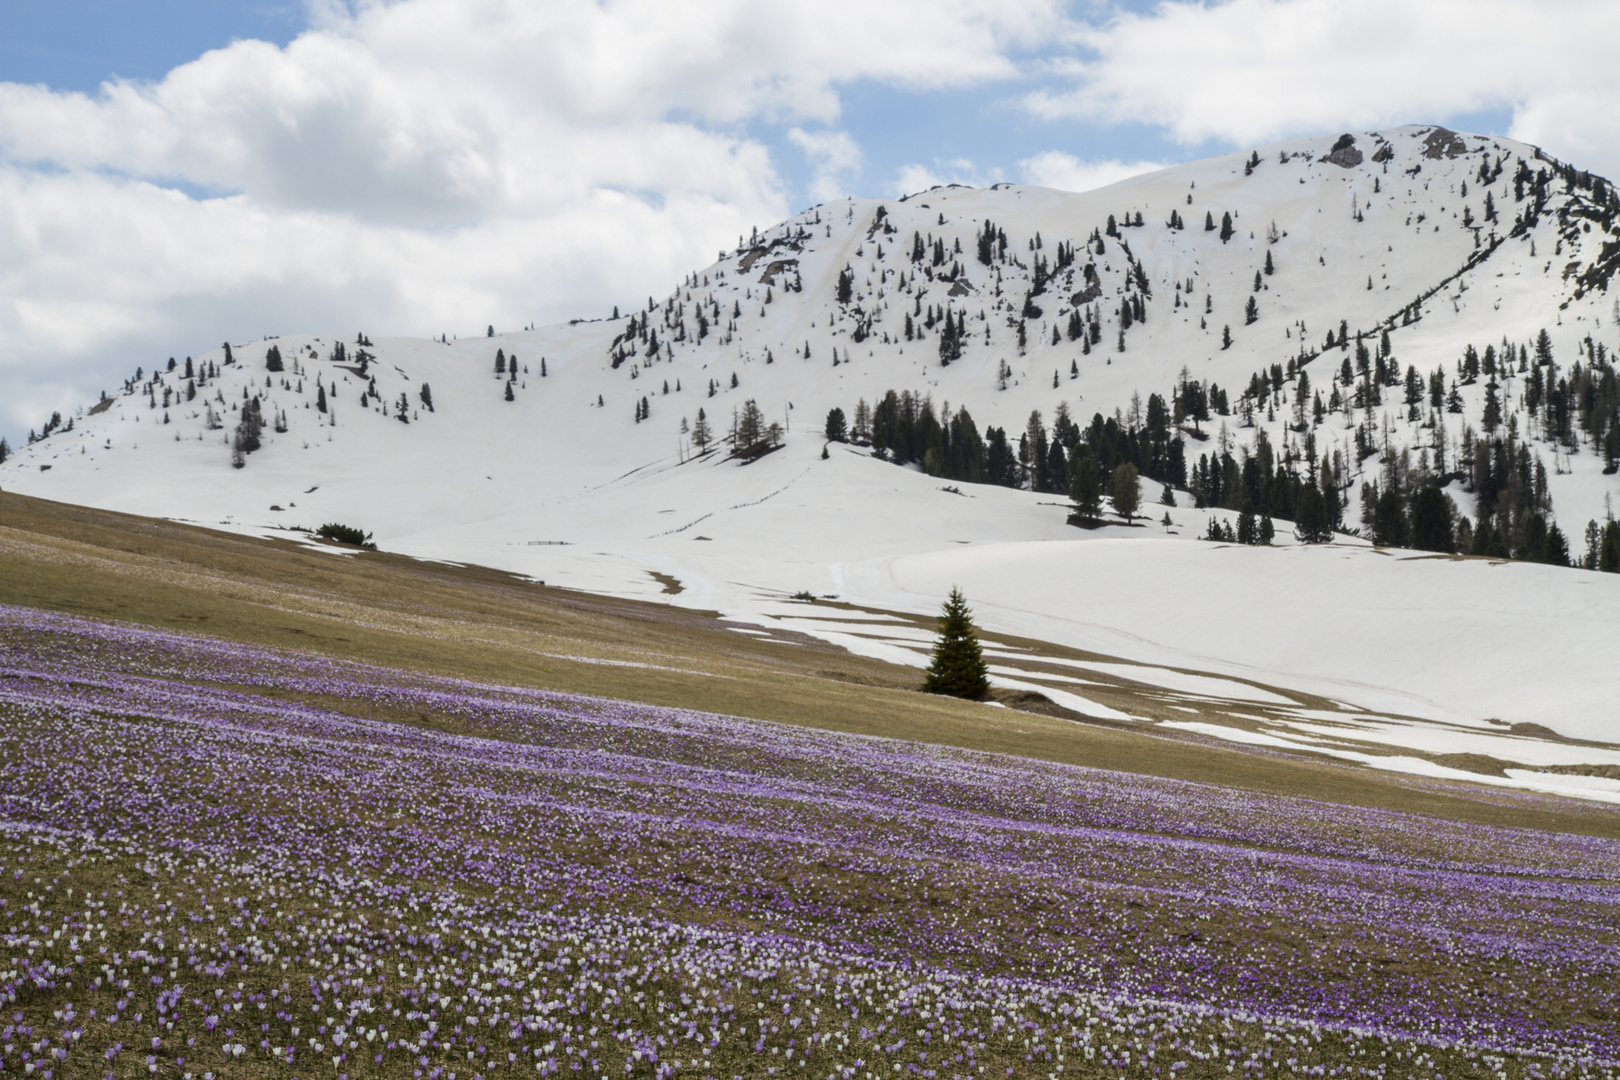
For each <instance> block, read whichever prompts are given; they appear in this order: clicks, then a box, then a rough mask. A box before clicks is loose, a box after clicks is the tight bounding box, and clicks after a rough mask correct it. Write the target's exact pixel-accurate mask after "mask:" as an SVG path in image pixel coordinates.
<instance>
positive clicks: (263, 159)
mask: <svg viewBox="0 0 1620 1080" xmlns="http://www.w3.org/2000/svg"><path fill="white" fill-rule="evenodd" d="M1059 6H1060V5H1059V3H1058V0H1011V2H1008V0H1001V2H996V0H944V2H933V3H923V2H922V0H893V2H889V3H875V4H874V3H870V2H861V3H856V2H855V0H784V2H782V3H777V4H770V5H763V6H761V5H757V4H752V3H748V2H746V0H602V2H597V0H552V2H548V3H544V4H514V3H511V2H510V0H397V2H391V3H383V2H381V0H357V2H355V3H352V4H348V5H345V4H343V3H340V2H339V0H323V2H321V3H312V4H311V5H310V10H311V19H312V28H311V29H310V30H309V31H307V32H306V33H304V34H302V35H301V36H300V37H298V38H297V39H296V40H295V41H293V42H292V43H291V44H289V45H288V46H286V47H285V48H278V47H276V46H274V45H270V44H266V43H263V42H257V41H239V42H236V43H234V44H232V45H230V46H228V47H226V48H223V49H218V50H215V51H212V52H209V53H207V54H205V55H203V56H201V57H199V58H197V59H196V60H195V61H192V62H191V63H188V64H185V65H182V66H181V67H179V68H176V69H175V70H174V71H172V72H170V73H169V74H168V75H167V76H166V77H165V78H163V79H162V80H160V81H158V82H155V83H132V82H119V83H111V84H107V85H104V86H103V87H102V89H101V90H100V92H98V93H96V94H93V95H87V94H76V93H58V92H53V91H51V90H48V89H46V88H43V87H35V86H21V85H17V84H9V83H0V382H3V384H4V385H5V387H6V393H5V395H4V396H3V404H0V430H5V429H10V430H12V431H13V432H15V431H16V430H19V429H20V428H23V427H26V426H27V425H28V424H29V423H33V424H37V423H38V422H39V420H40V418H41V417H42V416H43V415H45V414H48V412H49V411H50V410H51V409H53V408H64V409H65V408H67V407H69V406H71V405H73V404H76V403H79V402H82V401H84V400H87V399H89V398H91V397H93V396H94V392H95V391H96V390H97V389H100V388H101V387H104V386H107V387H110V386H111V385H113V384H114V383H115V382H116V380H118V379H119V378H121V377H123V376H124V375H126V374H128V373H130V372H132V371H133V370H134V368H135V366H136V365H137V364H140V365H143V366H146V367H150V366H151V365H152V363H153V362H155V361H156V360H158V359H167V357H168V355H169V354H171V353H181V354H183V353H185V352H188V351H192V352H194V351H200V350H202V349H205V348H209V347H212V346H214V345H216V344H217V343H218V342H219V341H221V340H224V339H225V338H226V337H230V338H231V339H233V340H242V339H243V338H244V337H246V336H250V335H251V336H256V335H258V334H260V333H266V332H270V333H274V332H296V331H301V330H315V331H318V332H320V331H338V330H342V331H347V332H352V331H353V330H355V329H359V328H361V327H363V328H365V329H366V330H367V331H368V332H371V333H373V334H377V333H423V334H426V333H436V332H438V331H441V330H448V331H450V332H455V331H456V330H457V329H458V328H462V329H464V328H469V327H482V326H483V325H484V324H485V323H489V322H493V323H495V324H496V325H501V326H516V325H521V324H523V323H526V322H529V321H531V320H535V321H540V322H548V321H553V320H557V319H562V318H566V317H569V316H573V315H588V314H593V313H597V312H600V311H605V310H606V309H607V308H609V307H610V306H611V305H612V304H614V303H624V302H626V301H633V300H636V299H638V298H640V297H644V296H646V295H647V294H648V293H660V294H661V293H662V292H664V291H665V290H666V289H667V288H668V287H669V286H670V284H671V283H672V282H673V281H675V280H677V279H678V278H679V276H680V275H681V274H682V273H683V272H685V271H686V270H688V269H690V268H692V267H694V266H700V265H703V264H705V263H707V262H708V261H710V260H712V259H713V257H714V253H715V251H716V250H717V249H719V248H721V247H725V246H729V245H730V244H731V243H733V242H734V240H735V238H736V236H737V234H738V233H746V232H747V231H748V230H749V228H750V227H752V226H754V225H768V224H770V223H772V222H774V221H776V220H779V219H780V218H782V217H783V216H785V214H786V212H787V211H788V209H789V197H788V194H787V192H786V191H785V189H784V185H783V183H782V181H781V179H780V177H779V175H778V173H777V171H776V168H775V167H774V165H773V163H772V161H771V160H770V155H769V153H768V151H767V150H766V149H765V147H764V146H763V145H761V144H760V143H758V142H757V141H755V140H753V139H751V138H749V137H747V136H746V135H741V134H738V133H737V131H738V129H739V128H740V126H741V125H743V124H746V123H752V122H759V121H765V122H771V123H777V122H781V123H796V124H800V125H820V126H823V127H826V126H830V125H836V123H837V121H838V117H839V112H840V101H839V96H838V88H839V86H840V85H841V84H844V83H847V82H851V81H854V80H863V79H864V80H875V81H879V82H883V83H886V84H889V85H893V86H897V87H901V88H912V89H930V88H943V87H960V86H966V85H972V84H975V83H977V82H981V81H983V80H987V79H999V78H1005V77H1008V76H1010V75H1013V74H1015V72H1016V69H1015V66H1014V64H1013V62H1012V61H1011V60H1010V59H1009V53H1010V51H1011V50H1014V49H1019V48H1023V47H1025V46H1027V45H1030V44H1033V43H1036V42H1038V41H1040V40H1044V39H1046V38H1048V37H1050V36H1051V35H1052V34H1053V33H1055V32H1056V29H1057V28H1058V27H1060V25H1061V23H1062V15H1061V12H1060V11H1059ZM800 145H801V146H802V147H804V148H805V149H806V151H807V152H812V153H813V154H819V155H820V157H819V159H818V163H819V167H818V169H817V178H818V179H817V182H818V184H820V185H822V186H823V187H827V186H831V185H833V184H834V182H835V181H837V180H838V179H839V178H841V177H847V176H849V175H850V173H851V171H852V170H853V169H855V168H858V165H859V148H858V147H856V146H855V144H854V143H853V141H851V140H849V138H848V136H847V135H844V134H842V133H841V132H838V131H836V130H831V129H830V128H829V130H827V131H825V132H824V133H820V134H816V135H806V136H805V141H802V142H800ZM198 189H202V190H205V191H213V192H219V193H222V195H223V197H220V198H207V199H202V198H191V197H188V196H186V195H184V194H181V193H180V192H181V191H182V190H184V191H195V190H198Z"/></svg>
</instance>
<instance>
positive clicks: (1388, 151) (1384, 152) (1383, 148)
mask: <svg viewBox="0 0 1620 1080" xmlns="http://www.w3.org/2000/svg"><path fill="white" fill-rule="evenodd" d="M1394 156H1395V148H1394V147H1393V146H1391V145H1389V143H1387V142H1386V143H1380V144H1379V146H1378V149H1377V150H1374V151H1373V156H1372V159H1373V160H1374V161H1377V162H1380V163H1381V162H1385V161H1389V160H1390V159H1391V158H1393V157H1394Z"/></svg>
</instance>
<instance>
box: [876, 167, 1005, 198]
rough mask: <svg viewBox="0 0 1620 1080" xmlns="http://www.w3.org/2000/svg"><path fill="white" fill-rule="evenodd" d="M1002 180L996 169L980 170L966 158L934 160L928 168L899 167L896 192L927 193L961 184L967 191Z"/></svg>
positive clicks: (1002, 177)
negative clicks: (940, 186) (930, 189)
mask: <svg viewBox="0 0 1620 1080" xmlns="http://www.w3.org/2000/svg"><path fill="white" fill-rule="evenodd" d="M1004 179H1005V176H1003V174H1002V171H1001V170H1000V169H999V168H991V169H982V170H981V169H980V168H979V167H978V166H977V165H975V164H974V163H973V162H972V161H970V160H968V159H967V158H952V159H951V160H949V161H941V160H938V159H936V160H935V161H934V162H933V164H931V165H922V164H910V165H902V166H900V169H899V171H898V172H897V173H896V175H895V182H894V186H895V191H896V192H897V193H898V194H901V195H910V194H914V193H916V192H919V191H927V190H928V189H929V188H931V187H936V186H938V185H941V184H962V185H964V186H966V187H989V186H990V185H991V184H999V183H1001V181H1002V180H1004Z"/></svg>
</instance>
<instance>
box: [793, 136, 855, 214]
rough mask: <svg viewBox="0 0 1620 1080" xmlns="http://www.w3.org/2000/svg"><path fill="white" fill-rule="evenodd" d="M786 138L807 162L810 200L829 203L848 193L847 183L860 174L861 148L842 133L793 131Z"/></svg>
mask: <svg viewBox="0 0 1620 1080" xmlns="http://www.w3.org/2000/svg"><path fill="white" fill-rule="evenodd" d="M788 139H789V140H790V141H791V142H792V143H793V144H794V145H795V146H797V147H799V148H800V149H801V150H803V151H804V156H805V157H806V158H808V159H809V160H810V165H811V168H812V169H814V176H813V177H812V178H811V180H810V197H811V198H812V199H815V200H816V201H817V202H830V201H831V200H833V199H836V198H839V197H840V196H843V195H849V194H851V190H852V189H851V187H850V184H851V182H852V181H853V180H854V178H855V176H856V175H858V174H859V172H860V167H861V156H862V155H861V148H860V146H859V145H857V144H856V142H855V140H854V139H852V138H850V137H849V135H848V133H847V132H843V131H817V132H810V131H805V130H804V129H803V128H792V129H790V130H789V131H788Z"/></svg>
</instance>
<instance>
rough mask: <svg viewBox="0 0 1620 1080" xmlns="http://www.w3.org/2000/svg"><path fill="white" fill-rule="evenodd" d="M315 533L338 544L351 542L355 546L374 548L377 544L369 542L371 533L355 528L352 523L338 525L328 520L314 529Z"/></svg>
mask: <svg viewBox="0 0 1620 1080" xmlns="http://www.w3.org/2000/svg"><path fill="white" fill-rule="evenodd" d="M315 535H316V536H319V537H320V538H321V539H323V540H331V541H333V542H334V543H338V544H353V545H354V546H355V547H363V548H372V549H373V550H375V549H376V547H377V545H376V544H373V543H372V542H371V534H370V533H368V532H366V531H365V530H364V529H357V528H355V527H354V526H353V525H339V524H337V523H336V522H328V523H327V524H325V525H322V526H321V527H320V528H318V529H316V530H315Z"/></svg>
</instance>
